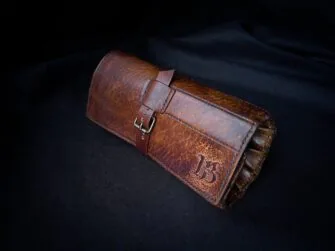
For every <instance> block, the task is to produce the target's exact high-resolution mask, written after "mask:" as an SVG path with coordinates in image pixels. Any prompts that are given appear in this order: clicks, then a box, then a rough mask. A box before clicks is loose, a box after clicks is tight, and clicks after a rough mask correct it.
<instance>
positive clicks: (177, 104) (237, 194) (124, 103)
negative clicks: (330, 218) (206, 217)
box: [87, 51, 276, 208]
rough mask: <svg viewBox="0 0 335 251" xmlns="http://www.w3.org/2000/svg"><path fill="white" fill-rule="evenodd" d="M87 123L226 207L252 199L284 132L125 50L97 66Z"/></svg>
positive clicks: (255, 110)
mask: <svg viewBox="0 0 335 251" xmlns="http://www.w3.org/2000/svg"><path fill="white" fill-rule="evenodd" d="M87 117H88V118H89V119H90V120H92V121H93V122H95V123H96V124H97V125H99V126H101V127H102V128H104V129H106V130H108V131H109V132H111V133H113V134H114V135H116V136H118V137H120V138H122V139H124V140H125V141H127V142H128V143H130V144H132V145H134V146H135V147H137V148H138V150H140V151H141V152H142V153H143V154H144V155H147V156H149V157H150V158H151V159H153V160H154V161H156V162H157V163H158V164H159V165H160V166H162V167H163V168H165V169H166V170H167V171H168V172H170V173H171V174H173V175H174V176H175V177H177V178H178V179H179V180H181V181H182V182H184V183H185V184H186V185H187V186H189V187H190V188H191V189H193V190H194V191H195V192H197V193H198V194H199V195H200V196H202V197H203V198H205V199H206V200H207V201H208V202H210V203H211V204H213V205H215V206H217V207H219V208H225V207H226V206H229V205H232V204H233V203H234V202H235V201H236V200H237V199H239V198H241V197H242V196H243V195H244V194H245V192H246V190H247V188H248V187H249V185H250V184H251V183H252V182H253V181H254V180H255V179H256V177H257V176H258V174H259V172H260V170H261V168H262V165H263V162H264V160H265V158H266V156H267V154H268V152H269V148H270V145H271V143H272V141H273V138H274V136H275V134H276V127H275V124H274V121H273V120H272V119H271V116H270V115H269V113H268V112H267V111H265V110H264V109H262V108H259V107H257V106H255V105H253V104H250V103H248V102H246V101H243V100H241V99H239V98H237V97H233V96H230V95H227V94H225V93H222V92H219V91H217V90H214V89H211V88H208V87H206V86H204V85H203V84H200V83H197V82H195V81H194V80H191V79H189V78H186V77H180V76H177V75H176V74H175V73H174V71H173V70H172V71H171V70H170V71H166V70H162V69H159V68H158V67H156V66H155V65H152V64H150V63H148V62H145V61H143V60H141V59H139V58H137V57H135V56H132V55H128V54H125V53H123V52H120V51H111V52H110V53H108V54H107V55H106V56H105V57H104V58H103V59H102V60H101V62H100V63H99V65H98V66H97V68H96V70H95V72H94V74H93V77H92V82H91V86H90V90H89V96H88V103H87ZM136 118H137V124H138V125H139V124H141V123H142V124H141V128H144V129H148V128H149V127H150V125H151V123H153V118H154V119H155V123H154V125H153V129H152V131H151V132H150V133H148V134H146V133H143V132H142V131H141V130H140V129H139V128H136V127H135V126H134V121H135V119H136Z"/></svg>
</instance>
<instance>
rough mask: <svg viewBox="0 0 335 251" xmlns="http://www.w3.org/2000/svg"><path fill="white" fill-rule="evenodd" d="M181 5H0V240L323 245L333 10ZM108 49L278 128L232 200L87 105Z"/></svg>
mask: <svg viewBox="0 0 335 251" xmlns="http://www.w3.org/2000/svg"><path fill="white" fill-rule="evenodd" d="M184 3H185V6H181V3H180V2H168V1H162V2H159V3H157V2H148V1H147V2H145V1H144V2H139V3H134V4H133V3H129V2H123V3H119V2H111V3H110V4H111V6H110V7H109V5H108V4H107V3H99V2H94V3H90V2H88V3H81V4H70V3H66V2H64V3H62V2H45V3H38V4H32V3H31V2H29V3H22V4H18V3H12V4H11V5H9V7H8V8H7V10H8V11H5V12H4V17H5V19H6V22H4V23H3V24H4V29H3V42H4V46H3V56H2V59H3V60H2V61H3V62H5V63H6V64H5V65H6V66H5V70H6V73H5V75H4V76H5V78H4V81H3V84H4V85H3V86H4V89H3V90H4V91H3V101H5V102H4V103H5V106H4V107H5V113H4V116H3V121H4V123H3V124H4V129H3V131H2V135H3V146H5V151H4V153H5V157H6V158H5V161H4V162H3V164H1V165H2V170H3V175H2V179H3V182H2V186H3V188H4V189H3V191H4V196H3V200H2V203H1V204H2V207H3V209H5V212H6V214H5V215H4V216H5V217H4V220H5V224H4V226H5V232H6V235H5V238H4V242H3V243H4V247H5V249H4V250H23V249H24V250H27V249H29V250H210V249H225V250H328V249H331V247H332V241H331V240H332V226H333V223H334V217H333V212H334V206H333V204H334V203H333V198H334V196H333V177H334V167H335V166H334V150H335V149H334V146H333V142H334V139H335V138H334V134H333V130H334V126H335V118H334V116H335V93H334V80H335V69H334V64H335V61H334V59H335V57H334V56H335V55H334V54H335V50H334V40H335V39H334V24H335V22H334V20H335V19H334V18H333V17H332V10H331V8H330V7H329V5H328V3H327V2H323V1H314V2H312V3H307V2H303V1H274V0H272V1H252V2H250V1H248V2H245V1H234V2H233V1H232V2H229V1H228V2H225V3H218V2H214V1H203V2H201V1H200V2H199V3H194V2H193V3H188V2H184ZM220 4H221V6H219V5H220ZM222 5H223V6H222ZM130 6H133V7H134V8H133V10H130V8H129V7H130ZM164 12H166V13H167V14H166V13H164ZM112 49H121V50H124V51H126V52H129V53H133V54H135V55H137V56H139V57H142V58H143V59H146V60H149V61H151V62H152V63H155V64H158V65H160V66H161V67H163V68H175V69H176V70H177V71H179V72H181V73H183V74H187V75H189V76H192V77H193V78H195V79H197V80H198V81H199V82H200V83H202V84H204V85H208V86H211V87H213V88H216V89H218V90H221V91H224V92H226V93H229V94H232V95H235V96H238V97H240V98H243V99H245V100H247V101H250V102H252V103H255V104H257V105H259V106H262V107H264V108H265V109H267V110H268V111H270V113H271V114H272V115H273V117H274V119H275V121H276V124H277V127H278V135H277V137H276V139H275V141H274V144H273V146H272V148H271V152H270V155H269V157H268V159H267V160H266V162H265V165H264V169H263V171H262V172H261V175H260V176H259V178H258V179H257V181H256V182H255V183H254V184H253V185H252V186H251V187H250V190H249V191H248V193H247V194H246V196H245V198H243V200H241V201H239V202H238V203H237V204H236V205H235V206H234V207H233V208H232V209H231V210H228V211H226V212H224V211H221V210H219V209H216V208H214V207H213V206H211V205H210V204H209V203H207V202H206V201H205V200H203V199H202V198H201V197H200V196H198V195H197V194H195V193H194V192H193V191H191V190H190V189H189V188H187V187H186V186H184V185H183V184H182V183H180V182H179V181H177V180H176V179H175V178H174V177H173V176H172V175H170V174H168V173H167V172H166V171H164V170H163V169H162V168H160V167H159V166H158V165H157V164H155V163H154V162H153V161H151V160H149V159H147V158H145V157H143V156H142V155H141V154H140V153H139V152H138V151H137V150H136V149H135V148H133V147H132V146H130V145H128V144H126V143H125V142H123V141H122V140H120V139H118V138H117V137H116V136H113V135H111V134H109V133H107V132H106V131H104V130H103V129H101V128H99V127H98V126H96V125H94V124H93V123H91V122H90V121H89V120H88V119H87V118H86V117H85V109H86V101H87V94H88V88H89V85H90V79H91V76H92V73H93V71H94V69H95V67H96V66H97V64H98V62H99V60H100V59H101V58H102V57H103V56H104V55H105V54H106V53H107V52H108V51H109V50H112ZM183 154H187V153H183ZM6 161H7V162H6Z"/></svg>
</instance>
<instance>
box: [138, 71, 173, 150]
mask: <svg viewBox="0 0 335 251" xmlns="http://www.w3.org/2000/svg"><path fill="white" fill-rule="evenodd" d="M173 74H174V70H169V71H160V72H159V73H158V75H157V78H156V80H151V81H150V82H149V84H148V85H147V86H146V89H145V92H144V94H143V98H142V105H141V107H140V109H139V111H138V114H137V117H136V118H135V120H134V127H135V128H136V129H137V130H138V131H137V133H136V147H137V148H138V149H139V150H140V151H141V152H142V153H143V154H145V155H146V154H147V153H148V145H149V140H150V133H151V130H152V129H153V127H154V126H155V123H156V118H155V117H154V113H155V112H159V113H163V112H164V111H165V110H166V107H167V105H168V104H169V102H170V101H171V99H172V97H173V94H174V93H175V90H173V89H171V88H170V87H169V85H170V83H171V80H172V78H173Z"/></svg>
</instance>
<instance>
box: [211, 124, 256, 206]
mask: <svg viewBox="0 0 335 251" xmlns="http://www.w3.org/2000/svg"><path fill="white" fill-rule="evenodd" d="M254 126H255V124H254ZM254 126H252V127H251V128H250V129H249V131H248V133H247V135H246V136H245V137H244V138H243V141H242V144H241V146H240V147H239V149H238V151H237V152H236V153H235V155H234V158H233V159H232V161H231V162H230V167H231V166H233V164H234V163H235V160H236V158H237V156H238V154H239V153H240V152H241V149H242V148H243V147H244V146H245V143H246V140H247V139H248V138H249V136H250V133H251V132H252V131H253V129H254ZM235 170H236V166H235V169H234V171H235ZM233 174H234V172H231V173H230V174H229V179H231V178H232V176H233ZM227 179H228V178H227ZM225 187H227V184H226V183H225V184H224V186H222V188H221V189H220V190H219V193H218V195H217V196H216V201H217V202H219V201H220V200H221V199H222V196H223V194H224V192H225V190H226V189H225Z"/></svg>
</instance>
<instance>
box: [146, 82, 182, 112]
mask: <svg viewBox="0 0 335 251" xmlns="http://www.w3.org/2000/svg"><path fill="white" fill-rule="evenodd" d="M174 92H175V91H174V90H173V89H171V88H170V87H169V86H168V85H166V84H163V83H161V82H159V81H157V80H151V81H150V82H149V84H148V85H147V88H146V91H145V93H144V95H143V99H142V104H143V105H145V106H147V107H149V108H150V109H152V110H154V111H155V112H160V113H163V112H164V111H165V109H166V107H167V105H168V104H169V102H170V100H171V98H172V96H173V94H174Z"/></svg>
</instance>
